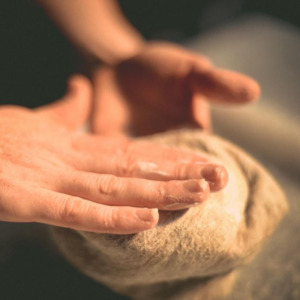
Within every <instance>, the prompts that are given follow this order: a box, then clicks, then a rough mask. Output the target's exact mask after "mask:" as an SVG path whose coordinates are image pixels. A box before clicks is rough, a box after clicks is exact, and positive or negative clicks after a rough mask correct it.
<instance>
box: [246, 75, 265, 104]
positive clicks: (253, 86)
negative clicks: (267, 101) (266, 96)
mask: <svg viewBox="0 0 300 300" xmlns="http://www.w3.org/2000/svg"><path fill="white" fill-rule="evenodd" d="M247 87H248V88H247V89H246V90H245V94H244V100H245V101H246V102H255V101H257V100H258V98H259V97H260V93H261V89H260V86H259V84H258V82H257V81H255V80H254V79H252V78H248V84H247Z"/></svg>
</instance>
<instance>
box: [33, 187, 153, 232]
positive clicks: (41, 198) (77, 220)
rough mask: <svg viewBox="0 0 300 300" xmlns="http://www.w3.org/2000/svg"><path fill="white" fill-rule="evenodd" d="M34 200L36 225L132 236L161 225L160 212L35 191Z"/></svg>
mask: <svg viewBox="0 0 300 300" xmlns="http://www.w3.org/2000/svg"><path fill="white" fill-rule="evenodd" d="M30 200H31V201H30V204H28V205H30V206H31V207H30V209H31V218H32V220H33V221H35V222H40V223H46V224H51V225H56V226H61V227H67V228H73V229H77V230H84V231H92V232H99V233H113V234H130V233H136V232H139V231H143V230H147V229H151V228H153V227H155V225H156V224H157V222H158V211H157V210H156V209H147V208H133V207H112V206H106V205H101V204H97V203H94V202H91V201H87V200H85V199H82V198H79V197H72V196H70V195H66V194H61V193H56V192H52V191H46V190H35V193H32V197H31V199H30Z"/></svg>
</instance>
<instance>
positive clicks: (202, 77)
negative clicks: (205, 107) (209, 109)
mask: <svg viewBox="0 0 300 300" xmlns="http://www.w3.org/2000/svg"><path fill="white" fill-rule="evenodd" d="M188 84H189V87H190V88H191V90H192V91H194V92H198V93H200V94H203V95H204V96H205V97H207V98H208V99H210V100H212V101H218V102H227V103H244V102H249V101H254V100H256V99H257V98H258V97H259V94H260V88H259V85H258V83H257V82H256V81H255V80H253V79H251V78H249V77H247V76H245V75H242V74H239V73H236V72H233V71H229V70H221V69H216V68H208V69H206V70H202V69H197V68H194V69H193V70H192V71H191V73H190V74H189V77H188Z"/></svg>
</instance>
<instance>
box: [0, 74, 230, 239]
mask: <svg viewBox="0 0 300 300" xmlns="http://www.w3.org/2000/svg"><path fill="white" fill-rule="evenodd" d="M91 92H92V91H91V85H90V82H89V81H88V80H87V79H86V78H85V77H83V76H79V75H78V76H75V77H73V78H71V80H70V82H69V88H68V92H67V94H66V95H65V96H64V97H63V98H62V99H61V100H60V101H58V102H55V103H53V104H50V105H48V106H45V107H41V108H38V109H36V110H29V109H26V108H22V107H16V106H1V107H0V136H1V139H0V153H1V155H0V166H1V168H0V187H1V188H0V220H2V221H10V222H41V223H47V224H52V225H57V226H62V227H69V228H73V229H78V230H85V231H92V232H103V233H116V234H127V233H135V232H139V231H142V230H146V229H150V228H153V227H154V226H155V225H156V224H157V222H158V210H157V209H161V210H176V209H183V208H187V207H190V206H194V205H197V204H200V203H202V202H203V201H205V200H206V198H207V197H208V195H209V193H210V192H214V191H217V190H219V189H221V188H223V187H224V186H225V185H226V182H227V172H226V170H225V169H224V167H222V166H219V165H217V164H214V163H211V162H209V161H208V159H207V158H206V157H205V156H200V155H197V154H194V153H192V152H183V151H178V150H174V149H168V148H162V147H160V146H157V145H155V144H151V143H142V142H135V141H131V140H129V139H126V138H108V137H101V136H99V135H93V134H90V133H85V132H81V131H79V130H77V129H78V128H79V127H80V126H82V125H83V124H84V122H85V121H86V118H87V116H88V113H89V110H90V106H91Z"/></svg>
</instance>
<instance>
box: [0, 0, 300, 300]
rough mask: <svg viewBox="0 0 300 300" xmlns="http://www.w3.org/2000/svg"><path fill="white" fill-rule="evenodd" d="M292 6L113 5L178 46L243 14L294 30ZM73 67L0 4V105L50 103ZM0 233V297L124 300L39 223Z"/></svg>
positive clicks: (240, 2)
mask: <svg viewBox="0 0 300 300" xmlns="http://www.w3.org/2000/svg"><path fill="white" fill-rule="evenodd" d="M62 1H63V0H62ZM298 2H299V1H298V0H285V1H278V0H277V1H275V0H253V1H250V0H228V1H225V0H224V1H221V0H202V1H197V0H178V1H175V0H122V1H121V4H122V7H123V9H124V11H125V12H126V15H127V16H128V17H129V19H130V20H131V21H132V23H133V24H134V25H135V26H136V27H137V28H139V29H140V31H141V32H142V33H143V34H144V36H145V37H146V38H149V39H152V38H159V39H168V40H171V41H175V42H182V41H184V40H185V39H187V38H189V37H192V36H194V35H196V34H199V33H201V32H204V31H206V30H209V29H211V28H213V27H215V26H222V24H225V23H226V22H228V21H232V20H234V19H235V18H238V17H239V16H241V15H243V14H248V13H257V12H259V13H265V14H268V15H271V16H275V17H277V18H279V19H282V20H284V21H287V22H289V23H292V24H293V25H295V26H297V27H299V26H300V11H299V8H298ZM77 65H78V57H77V55H76V54H75V52H74V51H73V50H72V47H71V45H70V44H69V43H68V42H67V41H66V40H65V38H64V37H63V36H62V35H61V34H60V32H59V31H58V30H57V29H56V28H55V26H53V24H52V23H51V21H49V20H48V18H47V17H46V16H45V14H44V13H43V11H42V10H41V9H39V8H38V7H36V6H35V5H34V4H33V3H32V2H31V1H28V0H26V1H25V0H0V104H7V103H9V104H18V105H24V106H27V107H36V106H38V105H42V104H46V103H48V102H51V101H52V100H54V99H57V98H58V97H60V96H61V95H62V94H63V92H64V88H65V82H66V79H67V77H68V76H69V75H70V74H72V73H73V72H75V71H76V70H78V67H77ZM0 235H1V239H0V299H3V300H15V299H16V300H19V299H20V300H29V299H30V300H40V299H42V300H47V299H51V300H52V299H53V300H68V299H72V300H79V299H104V300H106V299H108V300H110V299H111V300H117V299H119V300H120V299H125V298H123V297H121V296H117V295H115V294H113V293H111V292H109V291H108V290H107V289H106V288H104V287H102V286H99V285H98V284H97V283H95V282H93V281H92V280H90V279H89V278H87V277H85V276H83V275H81V274H80V273H79V272H77V271H76V270H74V269H73V268H72V267H71V266H69V265H68V264H67V263H66V262H65V261H64V259H63V258H62V257H61V256H60V255H59V254H58V253H57V252H56V250H55V248H53V246H52V245H51V244H49V238H48V231H47V230H46V229H45V227H44V226H42V225H40V226H36V225H31V224H9V223H1V222H0ZM6 236H7V237H6ZM10 236H13V237H14V238H13V239H11V238H10ZM41 237H42V238H41Z"/></svg>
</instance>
